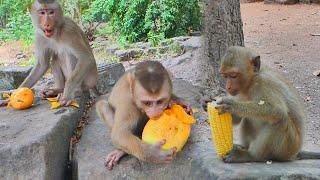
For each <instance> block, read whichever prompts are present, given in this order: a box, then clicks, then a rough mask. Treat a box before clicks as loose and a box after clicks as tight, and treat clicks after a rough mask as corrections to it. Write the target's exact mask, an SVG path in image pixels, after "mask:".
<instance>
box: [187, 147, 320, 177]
mask: <svg viewBox="0 0 320 180" xmlns="http://www.w3.org/2000/svg"><path fill="white" fill-rule="evenodd" d="M200 157H201V158H199V159H196V160H194V161H192V163H191V169H192V173H190V176H189V177H190V178H191V179H320V162H319V160H303V161H302V160H299V161H294V162H286V163H279V162H273V163H272V164H269V165H268V164H266V163H244V164H225V163H223V162H221V161H220V160H219V159H218V158H217V157H216V155H215V154H214V152H212V151H211V152H206V153H203V154H201V155H200Z"/></svg>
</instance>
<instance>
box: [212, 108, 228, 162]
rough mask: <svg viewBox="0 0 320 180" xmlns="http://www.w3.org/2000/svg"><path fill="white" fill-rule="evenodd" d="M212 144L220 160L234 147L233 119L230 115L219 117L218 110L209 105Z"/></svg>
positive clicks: (224, 114) (225, 114)
mask: <svg viewBox="0 0 320 180" xmlns="http://www.w3.org/2000/svg"><path fill="white" fill-rule="evenodd" d="M208 115H209V123H210V127H211V134H212V142H213V144H214V146H215V148H216V153H217V155H218V157H219V158H223V157H224V156H225V155H226V154H227V153H228V152H230V151H231V149H232V147H233V134H232V117H231V114H230V113H223V114H220V115H219V111H218V109H216V108H215V107H214V105H213V104H212V103H208Z"/></svg>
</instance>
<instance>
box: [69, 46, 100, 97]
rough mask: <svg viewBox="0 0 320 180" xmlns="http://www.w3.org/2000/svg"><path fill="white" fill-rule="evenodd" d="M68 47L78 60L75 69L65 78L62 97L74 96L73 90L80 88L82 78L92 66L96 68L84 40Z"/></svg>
mask: <svg viewBox="0 0 320 180" xmlns="http://www.w3.org/2000/svg"><path fill="white" fill-rule="evenodd" d="M70 47H71V49H72V50H71V52H72V54H73V55H74V56H76V57H77V59H78V61H77V64H76V66H75V69H74V70H73V71H72V72H71V76H70V78H69V79H67V80H66V84H65V89H64V93H63V99H72V98H75V92H76V91H77V90H78V89H79V88H81V86H82V83H83V80H84V79H85V78H86V76H87V75H88V74H89V73H90V71H91V70H92V69H93V68H96V63H95V59H94V56H93V54H92V52H91V50H90V47H86V45H85V43H84V42H82V41H80V42H77V44H70Z"/></svg>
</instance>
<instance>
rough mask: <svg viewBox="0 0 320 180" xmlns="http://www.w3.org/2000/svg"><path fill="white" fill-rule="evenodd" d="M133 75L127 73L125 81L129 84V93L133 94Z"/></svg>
mask: <svg viewBox="0 0 320 180" xmlns="http://www.w3.org/2000/svg"><path fill="white" fill-rule="evenodd" d="M134 79H135V77H134V73H128V76H127V80H128V82H129V87H130V92H131V93H133V88H134Z"/></svg>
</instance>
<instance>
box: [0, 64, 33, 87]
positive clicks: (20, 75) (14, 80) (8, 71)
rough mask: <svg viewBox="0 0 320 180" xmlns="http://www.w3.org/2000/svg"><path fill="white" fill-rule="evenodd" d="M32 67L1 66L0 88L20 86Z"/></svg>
mask: <svg viewBox="0 0 320 180" xmlns="http://www.w3.org/2000/svg"><path fill="white" fill-rule="evenodd" d="M31 69H32V68H31V67H1V68H0V90H9V89H12V88H18V87H19V86H20V84H21V83H22V82H23V80H24V79H25V78H26V77H27V76H28V75H29V73H30V71H31Z"/></svg>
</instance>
